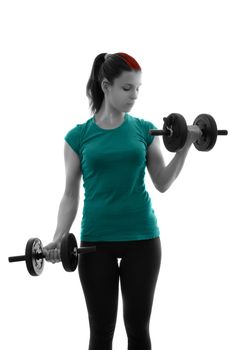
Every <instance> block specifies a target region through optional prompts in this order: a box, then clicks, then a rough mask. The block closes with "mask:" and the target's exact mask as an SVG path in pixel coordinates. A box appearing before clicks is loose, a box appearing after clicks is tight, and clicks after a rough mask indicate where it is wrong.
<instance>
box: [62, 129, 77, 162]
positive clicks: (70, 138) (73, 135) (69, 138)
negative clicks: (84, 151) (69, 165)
mask: <svg viewBox="0 0 233 350" xmlns="http://www.w3.org/2000/svg"><path fill="white" fill-rule="evenodd" d="M64 140H65V141H66V142H67V143H68V144H69V145H70V147H71V148H72V149H73V150H74V152H76V153H77V154H78V156H79V155H80V153H79V151H80V125H77V126H76V127H75V128H73V129H71V130H70V131H69V132H68V133H67V134H66V136H65V137H64Z"/></svg>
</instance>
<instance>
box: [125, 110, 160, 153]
mask: <svg viewBox="0 0 233 350" xmlns="http://www.w3.org/2000/svg"><path fill="white" fill-rule="evenodd" d="M130 118H131V119H132V121H133V122H134V123H135V125H136V127H137V128H138V129H139V130H140V133H141V135H142V136H143V137H144V140H145V142H146V144H147V146H150V144H151V143H152V141H153V139H154V137H153V136H152V135H151V134H150V132H149V131H150V130H151V129H157V127H156V126H155V125H154V123H153V122H152V121H151V120H148V119H144V118H140V117H135V116H131V115H130Z"/></svg>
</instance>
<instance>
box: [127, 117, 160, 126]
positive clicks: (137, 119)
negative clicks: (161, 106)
mask: <svg viewBox="0 0 233 350" xmlns="http://www.w3.org/2000/svg"><path fill="white" fill-rule="evenodd" d="M129 117H130V118H131V119H132V120H134V122H135V123H136V124H137V125H139V126H140V127H142V128H144V129H157V127H156V126H155V125H154V123H153V122H152V120H149V119H144V118H141V117H135V116H132V115H129Z"/></svg>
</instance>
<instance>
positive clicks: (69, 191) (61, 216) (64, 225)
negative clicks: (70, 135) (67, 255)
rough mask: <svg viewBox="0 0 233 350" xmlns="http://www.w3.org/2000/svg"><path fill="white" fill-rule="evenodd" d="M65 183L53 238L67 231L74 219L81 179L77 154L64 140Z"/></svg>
mask: <svg viewBox="0 0 233 350" xmlns="http://www.w3.org/2000/svg"><path fill="white" fill-rule="evenodd" d="M64 158H65V172H66V184H65V192H64V194H63V197H62V199H61V203H60V206H59V210H58V217H57V228H56V231H55V234H54V237H53V240H54V241H55V240H58V239H60V238H62V236H63V235H64V234H66V233H68V232H69V230H70V227H71V225H72V223H73V221H74V219H75V216H76V214H77V210H78V204H79V190H80V181H81V176H82V172H81V166H80V159H79V156H78V155H77V154H76V153H75V152H74V151H73V149H72V148H71V147H70V146H69V144H68V143H67V142H66V141H65V146H64Z"/></svg>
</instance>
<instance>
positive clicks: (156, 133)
mask: <svg viewBox="0 0 233 350" xmlns="http://www.w3.org/2000/svg"><path fill="white" fill-rule="evenodd" d="M149 132H150V134H151V135H154V136H171V135H172V130H169V129H167V130H166V131H164V130H155V129H151V130H150V131H149ZM218 135H220V136H226V135H228V131H227V130H218Z"/></svg>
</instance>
